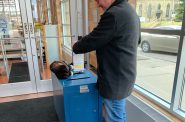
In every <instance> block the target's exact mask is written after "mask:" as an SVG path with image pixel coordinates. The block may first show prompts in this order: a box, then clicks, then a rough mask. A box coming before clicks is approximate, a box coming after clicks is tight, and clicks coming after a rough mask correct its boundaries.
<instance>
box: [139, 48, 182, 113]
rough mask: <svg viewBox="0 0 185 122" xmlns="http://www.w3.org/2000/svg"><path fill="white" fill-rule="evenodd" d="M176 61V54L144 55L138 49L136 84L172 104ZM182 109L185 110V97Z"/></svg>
mask: <svg viewBox="0 0 185 122" xmlns="http://www.w3.org/2000/svg"><path fill="white" fill-rule="evenodd" d="M176 60H177V55H176V54H169V53H159V52H150V53H143V52H142V51H141V50H140V49H138V58H137V79H136V84H137V85H139V86H141V87H143V88H144V89H146V90H148V91H150V92H152V93H153V94H155V95H157V96H159V97H160V98H162V99H164V100H166V101H168V102H170V101H171V96H172V89H173V81H174V76H175V68H176ZM184 93H185V92H184ZM182 108H183V110H185V95H184V96H183V101H182Z"/></svg>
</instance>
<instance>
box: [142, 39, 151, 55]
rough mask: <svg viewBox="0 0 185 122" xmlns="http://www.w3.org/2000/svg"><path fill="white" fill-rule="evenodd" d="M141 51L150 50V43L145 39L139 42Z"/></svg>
mask: <svg viewBox="0 0 185 122" xmlns="http://www.w3.org/2000/svg"><path fill="white" fill-rule="evenodd" d="M141 48H142V50H143V52H145V53H146V52H150V44H149V43H148V42H147V41H143V42H142V44H141Z"/></svg>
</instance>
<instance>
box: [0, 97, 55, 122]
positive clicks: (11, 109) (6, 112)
mask: <svg viewBox="0 0 185 122" xmlns="http://www.w3.org/2000/svg"><path fill="white" fill-rule="evenodd" d="M0 122H58V118H57V114H56V112H55V108H54V102H53V97H44V98H37V99H29V100H22V101H16V102H9V103H1V104H0Z"/></svg>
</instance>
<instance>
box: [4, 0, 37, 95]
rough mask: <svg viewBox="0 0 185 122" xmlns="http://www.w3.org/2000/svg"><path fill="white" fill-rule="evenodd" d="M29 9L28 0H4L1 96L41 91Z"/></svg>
mask: <svg viewBox="0 0 185 122" xmlns="http://www.w3.org/2000/svg"><path fill="white" fill-rule="evenodd" d="M27 13H28V12H27V11H26V6H25V1H24V0H0V91H1V92H0V97H5V96H14V95H21V94H29V93H36V92H37V89H36V84H35V81H36V79H35V73H34V71H35V70H34V64H33V61H32V60H33V57H34V52H33V51H32V49H34V47H33V46H32V43H31V40H30V35H31V34H32V28H31V26H33V25H31V24H30V23H28V19H27V17H28V15H27Z"/></svg>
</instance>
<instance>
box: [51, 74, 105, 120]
mask: <svg viewBox="0 0 185 122" xmlns="http://www.w3.org/2000/svg"><path fill="white" fill-rule="evenodd" d="M96 81H97V78H96V76H94V75H93V74H92V73H91V72H90V71H88V70H85V71H84V73H83V74H75V75H73V76H70V77H69V78H67V79H64V80H59V79H57V77H56V76H55V74H54V73H52V83H53V91H54V105H55V109H56V112H57V115H58V118H59V120H60V122H102V98H101V97H100V95H99V92H98V90H97V88H96Z"/></svg>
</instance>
